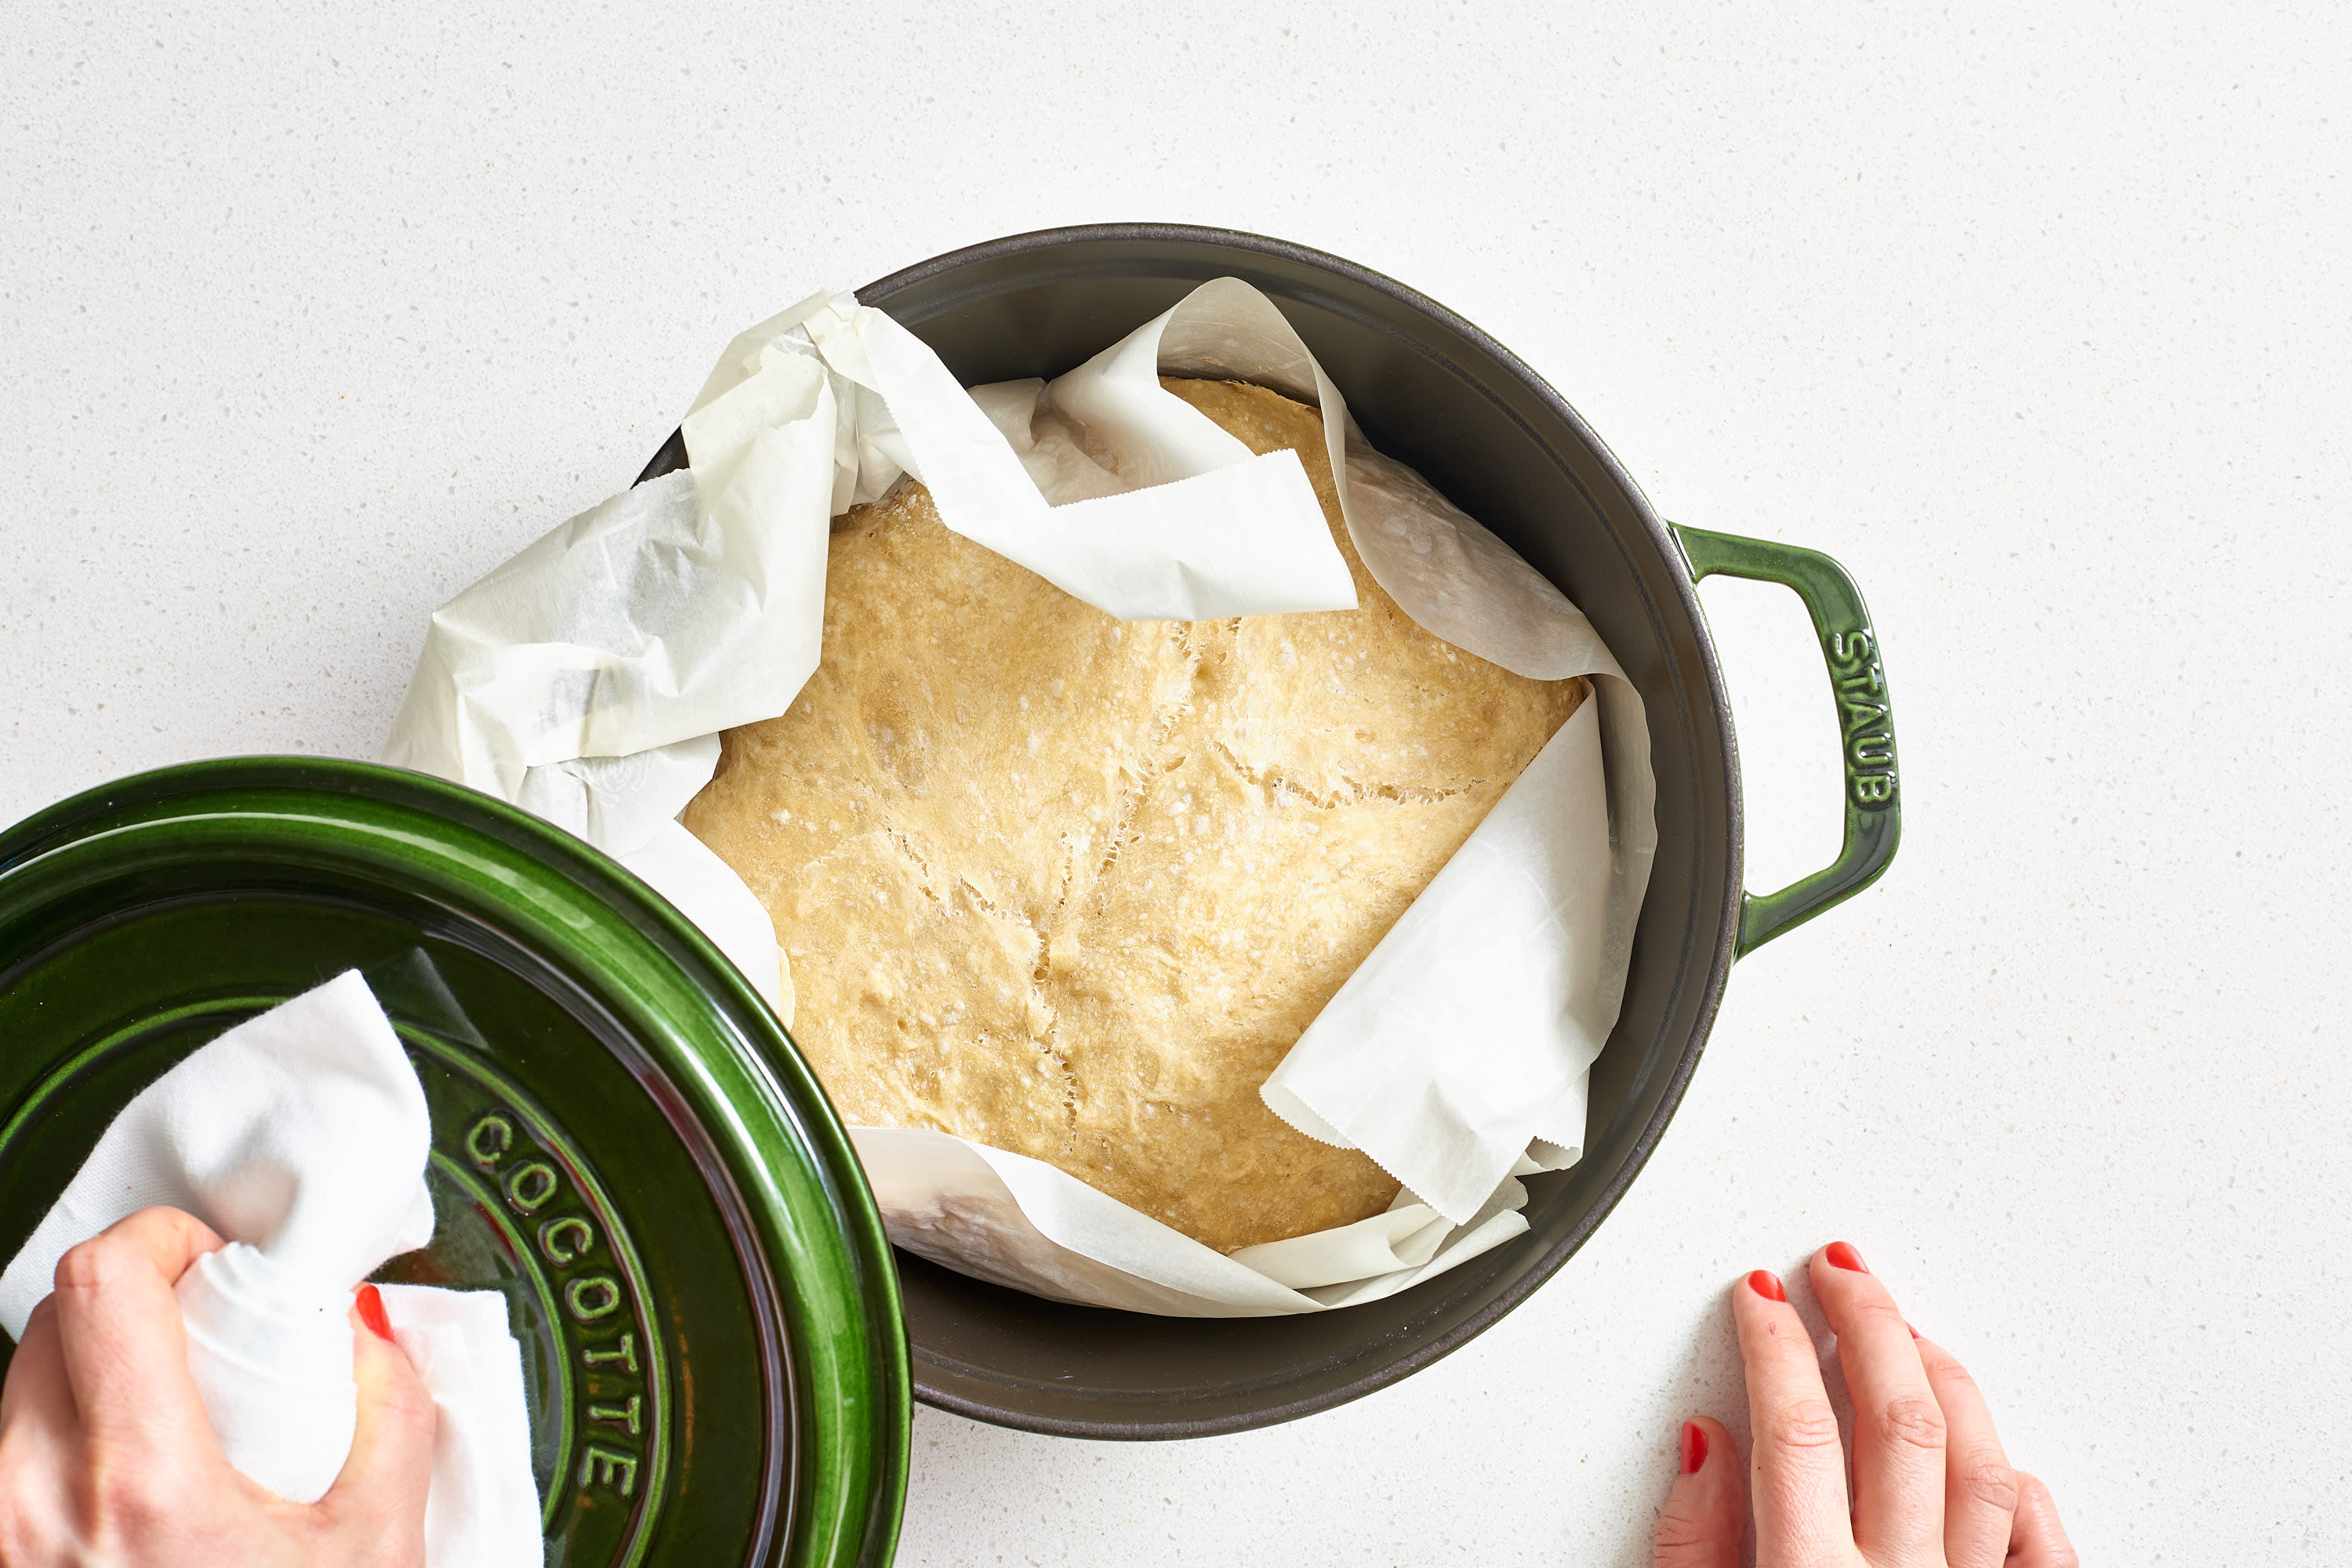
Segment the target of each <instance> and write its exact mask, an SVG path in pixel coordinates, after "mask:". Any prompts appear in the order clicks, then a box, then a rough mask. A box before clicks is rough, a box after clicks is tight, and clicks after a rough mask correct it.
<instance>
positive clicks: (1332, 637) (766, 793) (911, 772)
mask: <svg viewBox="0 0 2352 1568" xmlns="http://www.w3.org/2000/svg"><path fill="white" fill-rule="evenodd" d="M1165 385H1166V386H1167V387H1168V389H1169V390H1170V391H1171V392H1173V393H1175V394H1176V395H1179V396H1181V397H1182V398H1184V399H1185V400H1186V401H1187V402H1189V403H1191V404H1192V405H1194V406H1196V407H1198V408H1200V409H1201V410H1202V412H1203V413H1205V414H1207V415H1208V416H1210V417H1211V418H1213V419H1214V420H1215V421H1216V422H1217V423H1218V424H1219V425H1221V426H1223V427H1224V428H1226V429H1228V430H1230V431H1232V432H1233V433H1234V435H1235V436H1237V437H1240V438H1241V439H1242V440H1243V441H1244V443H1245V444H1246V445H1247V446H1248V447H1250V448H1251V449H1252V450H1253V451H1255V452H1261V453H1263V452H1267V451H1272V450H1275V449H1276V448H1277V447H1291V448H1293V449H1295V450H1296V451H1297V453H1298V455H1299V457H1300V458H1301V460H1302V461H1303V462H1304V463H1305V464H1306V467H1307V474H1308V476H1309V477H1310V478H1311V479H1313V481H1314V484H1315V489H1316V493H1317V494H1318V496H1319V497H1320V498H1321V499H1322V501H1323V510H1324V513H1325V515H1326V516H1327V517H1328V520H1329V521H1330V523H1331V526H1332V530H1333V533H1334V536H1335V537H1336V538H1337V539H1338V541H1339V549H1340V552H1341V553H1342V554H1343V555H1344V556H1345V557H1346V559H1347V562H1348V565H1349V570H1350V571H1351V572H1353V574H1354V575H1355V581H1356V592H1357V594H1358V595H1359V596H1360V601H1361V606H1362V607H1361V608H1360V609H1357V610H1352V611H1335V612H1323V613H1318V614H1305V615H1295V616H1251V617H1247V618H1245V619H1241V620H1236V621H1200V622H1177V621H1157V622H1125V623H1123V622H1120V621H1117V620H1114V619H1113V618H1111V617H1110V616H1107V615H1105V614H1103V613H1102V612H1101V611H1099V610H1097V609H1094V608H1092V607H1091V606H1089V605H1085V604H1082V603H1080V602H1079V601H1078V600H1076V599H1074V598H1071V597H1070V596H1069V595H1066V594H1064V593H1063V592H1062V591H1061V590H1059V589H1058V588H1055V587H1054V586H1053V585H1052V584H1048V583H1046V582H1045V580H1044V579H1043V578H1041V577H1038V576H1036V575H1035V574H1033V573H1031V572H1029V571H1027V570H1026V569H1025V568H1023V567H1020V566H1016V565H1014V564H1013V563H1012V562H1010V561H1007V560H1005V559H1004V558H1003V557H1002V556H999V555H997V554H994V553H993V552H990V551H988V550H985V549H983V548H982V547H981V546H980V545H977V544H974V543H972V542H971V541H969V540H966V539H964V538H963V537H962V536H961V535H960V534H956V533H952V532H950V531H948V530H947V529H946V528H945V527H943V526H942V525H941V524H940V521H939V515H938V513H937V511H936V510H934V508H933V506H932V504H931V499H930V495H929V492H928V491H927V490H925V489H923V488H922V487H921V486H919V485H915V484H911V483H908V484H903V485H901V486H900V487H899V489H897V490H895V491H893V492H892V493H891V494H890V495H888V496H887V497H885V498H884V499H883V500H880V501H878V502H877V503H875V504H873V505H871V506H866V507H860V508H857V509H856V510H852V511H851V512H849V513H847V514H846V515H845V516H844V517H842V518H840V519H838V520H836V521H835V532H834V535H833V540H832V545H831V553H830V556H829V560H828V563H827V572H828V574H829V575H828V577H827V581H826V585H825V612H824V662H823V664H822V665H821V666H820V668H818V670H817V672H816V674H815V676H814V678H812V679H810V681H809V683H808V685H807V686H806V687H805V688H804V689H803V690H802V692H801V695H800V697H799V698H798V700H796V701H795V702H794V703H793V709H792V710H791V711H790V712H788V713H786V714H784V715H783V716H782V717H781V718H777V719H772V720H769V721H766V722H764V723H760V724H751V725H747V726H745V727H743V728H741V729H738V730H732V731H728V732H727V734H726V736H725V738H724V746H723V751H722V753H721V757H720V761H719V771H718V773H717V775H716V776H715V777H714V778H713V779H712V780H711V782H710V784H709V786H708V787H707V788H705V789H704V790H703V792H702V793H701V794H700V795H698V796H697V797H696V798H695V800H694V802H693V804H692V805H690V806H688V810H687V815H686V823H687V826H688V827H689V828H691V829H692V830H693V831H694V832H695V833H696V834H698V836H700V837H701V838H702V839H703V840H704V841H705V842H706V843H708V844H709V846H710V847H712V848H713V849H715V850H716V851H718V853H719V855H720V856H721V857H723V858H725V859H726V860H727V861H728V862H729V863H730V865H732V866H733V867H734V868H736V869H737V870H738V871H739V872H740V873H741V874H742V876H743V879H744V880H745V881H746V882H748V883H749V884H750V885H751V890H752V891H753V892H754V893H756V894H757V895H758V896H759V897H760V900H761V902H762V903H764V904H765V905H766V906H767V908H768V910H769V912H770V913H771V914H772V915H773V916H774V918H775V922H776V934H777V939H778V941H780V942H782V944H783V946H784V949H785V951H786V952H788V953H789V954H790V958H791V969H792V974H793V986H794V989H795V992H796V994H797V996H796V1004H795V1007H796V1012H795V1018H794V1029H793V1038H794V1039H795V1040H796V1041H797V1042H798V1043H799V1045H800V1047H801V1048H802V1050H803V1052H805V1053H806V1054H807V1056H808V1058H809V1060H810V1062H811V1064H812V1065H813V1066H814V1068H816V1071H817V1075H818V1077H819V1078H820V1079H823V1080H824V1085H825V1088H826V1089H827V1090H828V1091H829V1092H830V1093H831V1094H832V1096H833V1099H834V1102H835V1105H836V1106H837V1107H838V1108H839V1110H840V1111H841V1113H842V1116H843V1117H844V1119H845V1120H846V1121H849V1122H851V1123H853V1124H865V1125H880V1126H896V1127H926V1128H936V1129H940V1130H941V1131H948V1132H952V1133H956V1134H958V1135H960V1136H962V1137H965V1138H970V1139H971V1140H973V1141H975V1142H982V1143H986V1144H990V1145H992V1146H994V1147H996V1148H1000V1149H1008V1150H1011V1151H1013V1152H1016V1153H1023V1154H1028V1155H1032V1156H1034V1157H1035V1158H1037V1159H1040V1160H1044V1161H1046V1162H1048V1163H1052V1164H1055V1165H1057V1166H1059V1167H1061V1168H1062V1169H1063V1170H1065V1171H1067V1172H1069V1173H1071V1174H1072V1175H1075V1176H1076V1177H1078V1178H1079V1179H1080V1180H1082V1181H1085V1182H1087V1183H1088V1184H1091V1185H1093V1186H1095V1187H1097V1188H1098V1189H1100V1190H1101V1191H1103V1192H1106V1193H1108V1194H1110V1195H1111V1196H1113V1197H1115V1198H1118V1199H1119V1200H1120V1201H1122V1202H1124V1203H1127V1204H1129V1205H1133V1206H1134V1207H1136V1208H1139V1209H1140V1210H1142V1211H1143V1212H1144V1213H1146V1214H1148V1215H1152V1216H1153V1217H1154V1218H1157V1219H1160V1220H1162V1221H1164V1222H1165V1223H1167V1224H1169V1225H1171V1226H1175V1227H1176V1228H1177V1229H1179V1230H1181V1231H1183V1232H1184V1233H1186V1234H1187V1235H1189V1236H1192V1237H1195V1238H1196V1239H1198V1240H1200V1241H1202V1242H1205V1243H1207V1244H1208V1245H1209V1246H1211V1247H1217V1248H1219V1249H1220V1250H1225V1251H1230V1250H1232V1249H1234V1248H1235V1247H1246V1246H1250V1245H1252V1244H1254V1243H1257V1242H1265V1241H1275V1240H1279V1239H1281V1238H1284V1237H1292V1236H1299V1235H1304V1234H1306V1233H1307V1232H1309V1231H1316V1230H1321V1229H1325V1228H1327V1227H1328V1226H1336V1225H1345V1224H1348V1223H1349V1222H1351V1221H1355V1220H1359V1219H1364V1218H1367V1217H1369V1216H1370V1215H1375V1214H1378V1213H1380V1212H1381V1210H1382V1209H1384V1208H1386V1207H1387V1206H1388V1205H1389V1203H1390V1201H1391V1199H1392V1198H1393V1197H1394V1196H1395V1194H1396V1191H1397V1184H1396V1183H1395V1181H1394V1180H1392V1179H1391V1178H1390V1177H1389V1176H1388V1175H1387V1174H1386V1173H1383V1172H1382V1171H1381V1169H1380V1168H1379V1167H1378V1166H1377V1165H1375V1164H1374V1163H1372V1162H1371V1161H1370V1159H1368V1158H1367V1157H1365V1156H1364V1155H1363V1154H1361V1153H1359V1152H1356V1151H1353V1150H1344V1149H1334V1148H1331V1147H1329V1146H1328V1145H1326V1144H1323V1143H1320V1142H1316V1141H1315V1140H1313V1139H1311V1138H1307V1137H1306V1136H1304V1135H1303V1134H1301V1133H1298V1132H1297V1131H1293V1130H1292V1129H1291V1128H1290V1126H1289V1125H1288V1124H1287V1123H1286V1122H1284V1121H1282V1120H1281V1119H1280V1118H1278V1117H1276V1115H1275V1114H1274V1113H1273V1112H1272V1111H1270V1110H1267V1109H1266V1108H1265V1102H1264V1101H1262V1100H1260V1099H1259V1098H1258V1092H1257V1091H1258V1086H1259V1084H1261V1083H1262V1082H1264V1081H1265V1078H1266V1075H1267V1074H1269V1073H1271V1072H1272V1071H1273V1070H1274V1068H1275V1066H1276V1064H1277V1063H1278V1062H1280V1061H1281V1059H1282V1058H1283V1057H1284V1055H1285V1054H1286V1053H1287V1052H1288V1051H1289V1049H1290V1047H1291V1046H1292V1045H1293V1044H1294V1043H1295V1042H1296V1041H1297V1038H1298V1036H1299V1034H1300V1033H1301V1032H1302V1031H1303V1030H1305V1028H1306V1027H1307V1025H1308V1024H1309V1023H1310V1022H1312V1021H1313V1019H1314V1017H1315V1015H1316V1014H1317V1013H1318V1012H1319V1011H1320V1010H1321V1009H1322V1006H1323V1004H1324V1003H1325V1002H1326V1001H1328V999H1329V998H1330V996H1331V994H1332V993H1333V992H1334V991H1336V990H1338V989H1339V984H1340V983H1341V982H1342V981H1343V980H1345V979H1346V978H1347V977H1348V975H1349V973H1352V972H1353V971H1354V969H1355V968H1356V966H1357V965H1358V964H1360V963H1361V962H1362V961H1363V959H1364V957H1365V956H1366V955H1367V954H1368V953H1370V952H1371V950H1372V948H1373V946H1374V945H1375V944H1376V943H1378V942H1379V941H1380V939H1381V936H1382V935H1383V934H1384V933H1385V932H1386V931H1388V929H1389V927H1390V926H1391V924H1393V923H1394V922H1395V921H1396V919H1397V917H1398V916H1399V915H1401V914H1402V913H1403V912H1404V910H1405V906H1406V905H1408V904H1410V903H1411V902H1412V900H1413V898H1414V896H1415V895H1416V894H1418V893H1419V892H1420V891H1421V889H1422V888H1423V886H1424V885H1426V884H1427V882H1428V881H1429V879H1431V878H1432V877H1433V876H1435V875H1436V873H1437V871H1438V869H1439V868H1440V867H1442V866H1444V864H1445V862H1446V860H1447V859H1448V858H1450V857H1451V856H1452V855H1453V853H1454V850H1455V849H1456V848H1457V847H1459V846H1460V845H1461V843H1462V841H1463V840H1464V839H1465V838H1466V837H1469V835H1470V832H1471V830H1472V829H1473V828H1475V827H1476V826H1477V825H1478V823H1479V821H1480V819H1482V818H1483V817H1484V816H1486V812H1487V809H1488V808H1489V807H1490V806H1492V805H1494V804H1495V802H1496V799H1497V798H1499V797H1500V796H1501V795H1502V793H1503V791H1504V789H1505V788H1507V786H1508V785H1509V784H1510V783H1511V781H1512V780H1513V779H1515V778H1517V776H1518V774H1519V773H1520V772H1521V771H1522V770H1523V769H1524V768H1525V767H1526V766H1527V764H1528V763H1529V762H1530V761H1531V760H1533V758H1534V756H1535V754H1536V752H1537V751H1538V749H1540V748H1541V747H1542V745H1543V743H1544V742H1545V741H1547V740H1548V739H1549V738H1550V736H1551V734H1552V731H1555V730H1557V729H1558V728H1559V725H1560V723H1561V722H1562V721H1564V720H1565V719H1566V718H1567V717H1568V715H1569V714H1570V712H1572V711H1573V710H1575V708H1576V706H1577V704H1578V703H1579V702H1580V700H1582V699H1583V697H1584V694H1585V692H1586V690H1587V688H1586V686H1585V683H1584V682H1583V681H1582V680H1580V679H1570V680H1565V681H1553V682H1544V681H1533V680H1528V679H1524V678H1522V677H1519V676H1516V675H1513V674H1511V673H1510V672H1508V671H1507V670H1505V669H1502V668H1498V667H1496V666H1495V665H1491V664H1488V663H1486V662H1485V661H1484V660H1482V659H1479V658H1475V657H1473V656H1472V655H1469V654H1466V653H1463V652H1461V651H1460V650H1459V649H1456V648H1454V647H1451V646H1450V645H1448V644H1446V643H1444V642H1441V641H1439V640H1438V639H1437V638H1436V637H1432V636H1430V635H1429V634H1428V633H1426V632H1424V631H1423V630H1421V628H1420V627H1418V626H1415V625H1413V623H1412V621H1411V620H1409V619H1408V618H1407V617H1406V616H1404V614H1403V613H1402V611H1400V610H1399V609H1398V608H1397V607H1396V605H1394V603H1392V602H1391V600H1390V599H1389V597H1388V595H1385V594H1383V593H1382V592H1381V589H1380V587H1379V585H1378V584H1375V583H1374V582H1373V581H1372V580H1371V576H1370V574H1369V573H1367V572H1366V571H1365V570H1364V568H1363V564H1362V563H1360V561H1358V560H1357V558H1356V553H1355V551H1354V549H1353V548H1352V547H1351V545H1350V544H1349V540H1348V536H1347V531H1346V529H1345V527H1344V525H1343V524H1342V523H1341V522H1340V520H1339V504H1338V500H1337V497H1336V495H1335V494H1334V492H1333V490H1332V488H1331V474H1330V465H1329V462H1328V458H1326V456H1325V453H1324V449H1323V434H1322V425H1321V419H1320V416H1318V414H1317V412H1316V411H1315V410H1314V409H1313V408H1310V407H1307V406H1304V405H1299V404H1297V403H1293V402H1291V401H1290V400H1288V399H1287V398H1285V397H1283V396H1281V395H1279V394H1276V393H1274V392H1270V391H1267V390H1265V388H1262V387H1256V386H1250V385H1244V384H1237V383H1231V382H1214V381H1171V382H1167V383H1165Z"/></svg>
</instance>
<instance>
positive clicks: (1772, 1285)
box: [1748, 1268, 1789, 1301]
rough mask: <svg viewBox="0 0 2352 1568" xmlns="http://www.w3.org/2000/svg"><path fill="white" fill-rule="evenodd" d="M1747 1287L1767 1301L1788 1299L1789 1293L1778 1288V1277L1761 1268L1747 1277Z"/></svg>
mask: <svg viewBox="0 0 2352 1568" xmlns="http://www.w3.org/2000/svg"><path fill="white" fill-rule="evenodd" d="M1748 1289H1750V1290H1753V1291H1755V1292H1756V1293H1757V1294H1758V1295H1759V1296H1761V1297H1763V1298H1764V1299H1765V1300H1767V1301H1785V1300H1788V1299H1789V1293H1788V1292H1787V1291H1786V1290H1783V1289H1780V1279H1779V1277H1778V1276H1775V1275H1772V1274H1769V1273H1767V1272H1766V1271H1765V1270H1763V1269H1761V1268H1759V1269H1758V1270H1757V1271H1756V1272H1755V1273H1753V1274H1750V1275H1749V1276H1748Z"/></svg>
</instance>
